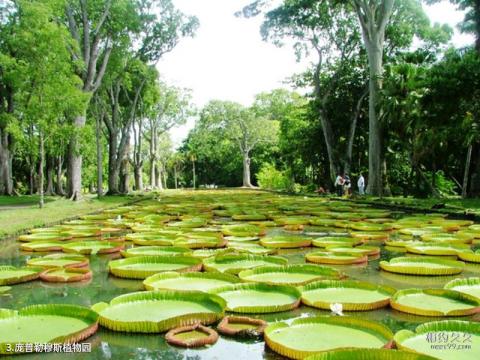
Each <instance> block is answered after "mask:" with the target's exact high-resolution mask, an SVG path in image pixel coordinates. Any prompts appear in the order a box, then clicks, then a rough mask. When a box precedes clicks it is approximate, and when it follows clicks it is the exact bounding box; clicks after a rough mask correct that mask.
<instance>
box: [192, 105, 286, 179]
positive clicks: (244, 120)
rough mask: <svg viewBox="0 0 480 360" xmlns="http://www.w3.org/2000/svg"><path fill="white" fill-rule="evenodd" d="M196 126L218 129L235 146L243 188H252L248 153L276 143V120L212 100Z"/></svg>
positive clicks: (277, 125) (238, 106) (239, 106)
mask: <svg viewBox="0 0 480 360" xmlns="http://www.w3.org/2000/svg"><path fill="white" fill-rule="evenodd" d="M200 124H201V126H203V127H205V128H207V129H215V128H220V129H222V130H223V132H224V134H225V136H227V137H229V138H230V139H232V141H234V142H235V143H236V144H237V146H238V149H239V150H240V153H241V155H242V160H243V177H242V178H243V186H244V187H252V183H251V174H250V163H251V158H250V155H251V152H252V150H254V149H255V147H256V146H258V145H259V144H261V143H275V142H276V141H277V140H278V127H279V123H278V121H277V120H271V119H267V118H264V117H257V116H256V115H255V113H254V111H252V109H246V108H244V107H243V106H241V105H240V104H237V103H234V102H228V101H219V100H212V101H210V102H209V103H208V104H207V105H206V106H205V107H204V108H203V110H202V112H201V115H200Z"/></svg>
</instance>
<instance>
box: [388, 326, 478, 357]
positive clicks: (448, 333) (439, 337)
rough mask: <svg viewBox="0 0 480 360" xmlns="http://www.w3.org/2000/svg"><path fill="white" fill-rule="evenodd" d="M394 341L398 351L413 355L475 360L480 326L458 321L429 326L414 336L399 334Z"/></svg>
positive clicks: (406, 331)
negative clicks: (408, 352)
mask: <svg viewBox="0 0 480 360" xmlns="http://www.w3.org/2000/svg"><path fill="white" fill-rule="evenodd" d="M394 340H395V344H396V346H397V348H399V349H401V350H407V351H415V352H416V353H422V354H426V355H430V356H433V357H434V358H436V359H443V360H455V359H462V360H476V359H478V349H479V348H480V324H479V323H478V322H469V321H459V320H445V321H435V322H429V323H426V324H422V325H419V326H418V327H417V328H416V329H415V332H413V331H409V330H400V331H399V332H397V333H396V334H395V337H394ZM466 346H469V347H466Z"/></svg>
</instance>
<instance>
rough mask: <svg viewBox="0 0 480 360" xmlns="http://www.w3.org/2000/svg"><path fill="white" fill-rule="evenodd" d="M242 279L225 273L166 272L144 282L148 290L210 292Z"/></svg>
mask: <svg viewBox="0 0 480 360" xmlns="http://www.w3.org/2000/svg"><path fill="white" fill-rule="evenodd" d="M239 282H240V279H239V278H237V277H236V276H234V275H230V274H223V273H216V272H215V273H203V272H202V273H200V272H190V273H181V274H179V273H177V272H164V273H160V274H155V275H152V276H149V277H148V278H146V279H145V280H144V281H143V284H144V285H145V288H146V289H147V290H159V289H165V290H184V291H185V290H187V291H191V290H198V291H206V292H208V291H210V290H213V289H216V288H221V287H224V286H226V285H231V284H236V283H239Z"/></svg>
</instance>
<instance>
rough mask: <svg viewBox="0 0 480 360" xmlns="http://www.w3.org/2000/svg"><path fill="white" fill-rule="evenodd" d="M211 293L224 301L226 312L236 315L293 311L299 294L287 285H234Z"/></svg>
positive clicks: (298, 301) (296, 305) (297, 303)
mask: <svg viewBox="0 0 480 360" xmlns="http://www.w3.org/2000/svg"><path fill="white" fill-rule="evenodd" d="M211 292H212V293H214V294H217V295H218V296H220V297H221V298H223V299H224V300H225V301H226V303H227V307H226V310H227V311H231V312H236V313H259V314H264V313H272V312H281V311H287V310H291V309H294V308H296V307H298V305H299V304H300V292H299V291H298V290H297V289H296V288H295V287H293V286H287V285H267V284H260V283H258V284H257V283H251V284H236V285H228V286H224V287H222V288H218V289H214V290H212V291H211Z"/></svg>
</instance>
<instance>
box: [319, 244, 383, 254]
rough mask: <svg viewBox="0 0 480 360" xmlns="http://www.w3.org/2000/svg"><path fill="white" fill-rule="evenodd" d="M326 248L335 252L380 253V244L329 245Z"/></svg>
mask: <svg viewBox="0 0 480 360" xmlns="http://www.w3.org/2000/svg"><path fill="white" fill-rule="evenodd" d="M325 250H327V251H328V252H332V253H334V254H347V255H357V254H358V255H368V256H373V255H378V254H380V248H379V247H378V246H357V247H349V246H328V247H327V248H326V249H325Z"/></svg>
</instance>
